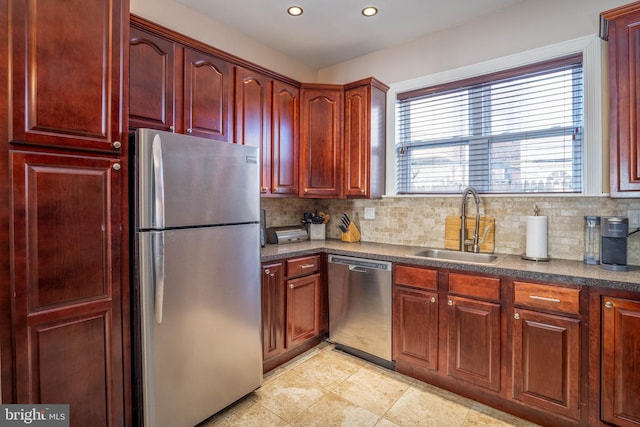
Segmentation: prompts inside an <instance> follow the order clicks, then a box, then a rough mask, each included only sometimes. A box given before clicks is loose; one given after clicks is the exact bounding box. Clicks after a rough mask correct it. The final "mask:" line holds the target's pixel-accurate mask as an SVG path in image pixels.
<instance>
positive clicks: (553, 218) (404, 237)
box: [261, 196, 640, 265]
mask: <svg viewBox="0 0 640 427" xmlns="http://www.w3.org/2000/svg"><path fill="white" fill-rule="evenodd" d="M460 203H461V196H447V197H389V198H382V199H377V200H333V199H285V198H282V199H275V198H274V199H267V198H264V199H262V203H261V204H262V208H263V209H265V210H266V212H267V226H268V227H271V226H280V225H293V224H299V223H300V220H301V219H302V213H303V212H311V211H325V212H327V213H329V214H331V215H332V216H333V218H334V219H333V220H332V221H331V222H330V223H329V224H328V226H327V238H335V239H338V238H340V230H339V229H338V217H339V216H340V215H342V213H343V212H347V213H348V214H349V215H350V216H351V218H352V219H354V221H355V222H356V224H357V225H358V227H359V228H360V231H361V233H362V240H363V241H367V242H378V243H391V244H404V245H414V246H428V247H437V248H441V247H444V232H445V218H446V217H447V216H448V215H460ZM467 203H468V205H467V212H468V213H469V214H470V215H475V205H474V203H473V200H471V199H470V200H468V201H467ZM535 206H538V208H539V209H540V215H546V216H548V217H549V231H548V254H549V257H550V258H563V259H573V260H582V256H583V240H584V237H583V228H584V216H585V215H599V216H630V213H629V211H632V212H640V199H611V198H609V197H558V196H535V197H533V196H532V197H514V198H511V197H503V196H495V197H491V196H481V205H480V212H481V214H482V215H488V216H492V217H494V218H495V223H496V230H495V252H496V253H502V254H514V255H521V254H523V253H524V252H525V245H526V217H527V216H528V215H533V210H534V207H535ZM365 208H373V209H374V211H375V219H373V220H371V219H364V210H365ZM630 231H631V230H630ZM628 263H629V264H632V265H640V233H637V234H634V235H632V236H630V237H629V249H628Z"/></svg>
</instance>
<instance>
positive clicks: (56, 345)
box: [11, 152, 126, 426]
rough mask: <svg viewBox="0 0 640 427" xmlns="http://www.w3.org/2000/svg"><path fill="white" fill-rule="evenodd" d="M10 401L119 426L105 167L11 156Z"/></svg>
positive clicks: (114, 241) (117, 194)
mask: <svg viewBox="0 0 640 427" xmlns="http://www.w3.org/2000/svg"><path fill="white" fill-rule="evenodd" d="M11 163H12V170H13V173H12V182H11V185H12V187H11V188H12V193H13V199H12V206H11V209H12V214H13V221H14V228H13V230H14V232H13V236H12V246H11V247H12V251H13V254H12V257H11V259H12V262H13V269H12V271H13V275H12V277H11V289H12V294H13V295H14V296H13V308H14V312H13V337H14V340H15V355H16V359H15V387H16V400H17V401H18V402H21V403H68V404H69V405H70V410H71V414H70V416H71V419H72V420H73V423H74V425H79V426H80V425H82V426H85V425H86V426H89V425H91V426H98V425H100V426H108V425H121V423H123V419H124V415H123V414H124V412H123V411H124V408H123V405H124V380H123V375H124V374H123V372H124V369H125V368H124V366H123V357H124V352H125V348H123V336H122V333H123V329H124V328H123V324H122V316H123V311H124V310H123V306H122V305H121V304H122V303H121V301H122V294H121V292H122V290H121V274H122V271H121V268H122V265H121V260H120V256H121V252H122V250H123V248H122V244H121V236H120V233H121V228H122V222H121V210H120V209H121V186H122V185H123V183H124V182H126V178H125V177H122V176H120V175H121V173H120V172H118V171H117V170H116V168H114V166H115V161H114V160H110V159H104V158H90V157H78V156H55V155H44V154H35V153H22V152H13V153H11Z"/></svg>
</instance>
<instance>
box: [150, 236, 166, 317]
mask: <svg viewBox="0 0 640 427" xmlns="http://www.w3.org/2000/svg"><path fill="white" fill-rule="evenodd" d="M153 275H154V278H155V280H154V282H155V298H154V314H155V318H156V322H157V323H158V324H160V323H162V307H163V304H164V279H165V272H164V233H153Z"/></svg>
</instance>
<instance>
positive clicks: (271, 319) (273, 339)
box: [262, 263, 285, 359]
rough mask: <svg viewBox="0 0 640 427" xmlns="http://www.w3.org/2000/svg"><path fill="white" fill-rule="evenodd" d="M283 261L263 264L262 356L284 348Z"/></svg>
mask: <svg viewBox="0 0 640 427" xmlns="http://www.w3.org/2000/svg"><path fill="white" fill-rule="evenodd" d="M283 279H284V275H283V268H282V263H274V264H265V265H263V266H262V344H263V347H262V357H263V359H268V358H270V357H273V356H277V355H278V354H280V353H282V351H283V350H284V335H285V334H284V332H285V331H284V318H285V306H284V301H285V293H284V281H283Z"/></svg>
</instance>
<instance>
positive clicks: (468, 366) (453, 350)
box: [447, 296, 501, 391]
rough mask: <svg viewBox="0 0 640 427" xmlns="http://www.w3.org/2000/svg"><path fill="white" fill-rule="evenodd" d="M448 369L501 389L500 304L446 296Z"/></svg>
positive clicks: (449, 372) (470, 380)
mask: <svg viewBox="0 0 640 427" xmlns="http://www.w3.org/2000/svg"><path fill="white" fill-rule="evenodd" d="M447 304H448V305H449V310H450V312H449V318H448V326H449V340H448V349H447V352H448V365H447V366H448V369H447V372H448V374H449V375H450V376H452V377H454V378H457V379H459V380H463V381H467V382H469V383H471V384H474V385H477V386H481V387H484V388H487V389H490V390H493V391H499V390H500V367H501V356H500V349H501V347H500V346H501V340H500V304H497V303H494V302H488V301H480V300H476V299H471V298H465V297H460V296H449V297H448V301H447Z"/></svg>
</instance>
